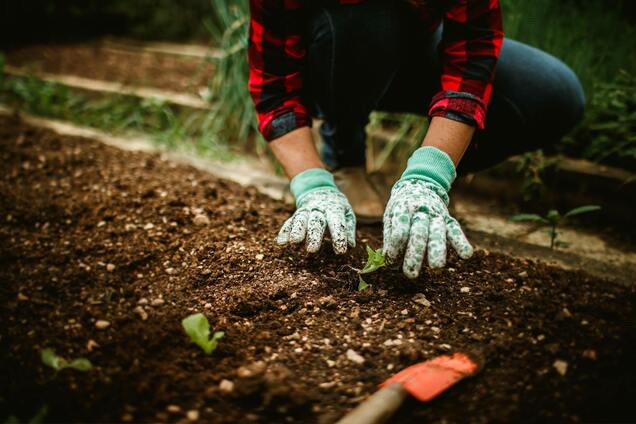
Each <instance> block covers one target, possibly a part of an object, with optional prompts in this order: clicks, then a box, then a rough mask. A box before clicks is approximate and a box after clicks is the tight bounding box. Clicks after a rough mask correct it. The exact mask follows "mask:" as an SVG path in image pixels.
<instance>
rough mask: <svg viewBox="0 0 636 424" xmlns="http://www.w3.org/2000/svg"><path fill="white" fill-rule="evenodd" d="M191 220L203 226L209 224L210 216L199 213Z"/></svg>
mask: <svg viewBox="0 0 636 424" xmlns="http://www.w3.org/2000/svg"><path fill="white" fill-rule="evenodd" d="M192 222H193V223H194V225H199V226H204V225H208V224H210V218H208V216H207V215H205V214H202V213H200V214H198V215H195V217H194V218H193V219H192Z"/></svg>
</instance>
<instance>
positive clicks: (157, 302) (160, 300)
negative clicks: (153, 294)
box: [150, 297, 166, 306]
mask: <svg viewBox="0 0 636 424" xmlns="http://www.w3.org/2000/svg"><path fill="white" fill-rule="evenodd" d="M164 303H166V301H165V300H163V298H161V297H158V298H156V299H152V301H151V302H150V304H151V305H152V306H161V305H163V304H164Z"/></svg>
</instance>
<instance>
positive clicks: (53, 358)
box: [40, 348, 93, 371]
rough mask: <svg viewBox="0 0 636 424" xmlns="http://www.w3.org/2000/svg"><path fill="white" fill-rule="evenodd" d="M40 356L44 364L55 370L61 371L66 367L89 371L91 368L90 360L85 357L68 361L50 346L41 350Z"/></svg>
mask: <svg viewBox="0 0 636 424" xmlns="http://www.w3.org/2000/svg"><path fill="white" fill-rule="evenodd" d="M40 357H41V358H42V362H43V363H44V365H48V366H49V367H51V368H53V369H54V370H55V371H62V370H63V369H66V368H72V369H74V370H77V371H90V370H91V368H93V365H92V364H91V361H89V360H88V359H86V358H77V359H73V360H72V361H70V362H69V361H67V360H66V359H64V358H62V357H61V356H57V355H56V354H55V351H54V350H53V349H50V348H47V349H44V350H42V352H41V354H40Z"/></svg>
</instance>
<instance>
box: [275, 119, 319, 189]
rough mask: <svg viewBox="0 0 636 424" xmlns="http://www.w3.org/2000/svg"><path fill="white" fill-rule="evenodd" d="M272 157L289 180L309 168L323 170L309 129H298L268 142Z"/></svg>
mask: <svg viewBox="0 0 636 424" xmlns="http://www.w3.org/2000/svg"><path fill="white" fill-rule="evenodd" d="M269 145H270V147H271V149H272V152H274V156H276V159H278V162H279V163H280V164H281V166H282V167H283V169H284V170H285V173H287V176H288V177H289V178H294V177H295V176H296V175H298V174H300V173H301V172H303V171H306V170H308V169H311V168H324V167H325V166H324V164H323V163H322V161H321V160H320V156H319V155H318V151H317V150H316V145H315V143H314V140H313V136H312V134H311V129H310V128H309V127H302V128H298V129H296V130H294V131H292V132H289V133H287V134H285V135H284V136H282V137H280V138H277V139H276V140H273V141H271V142H270V144H269Z"/></svg>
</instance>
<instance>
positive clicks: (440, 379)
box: [338, 353, 478, 424]
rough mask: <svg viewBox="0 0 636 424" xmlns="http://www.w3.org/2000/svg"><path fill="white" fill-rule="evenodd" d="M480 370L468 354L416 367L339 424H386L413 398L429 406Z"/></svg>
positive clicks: (388, 383) (390, 381) (384, 386)
mask: <svg viewBox="0 0 636 424" xmlns="http://www.w3.org/2000/svg"><path fill="white" fill-rule="evenodd" d="M477 368H478V366H477V363H476V362H475V361H473V360H472V359H471V358H470V357H469V356H468V355H466V354H464V353H454V354H453V355H442V356H438V357H436V358H433V359H431V360H428V361H425V362H421V363H419V364H416V365H412V366H410V367H408V368H406V369H404V370H402V371H400V372H399V373H397V374H395V375H394V376H393V377H391V378H389V379H388V380H386V381H385V382H384V383H382V384H380V387H381V389H380V390H378V391H377V392H375V393H374V394H373V395H371V396H370V397H369V398H368V399H367V400H365V401H364V402H363V403H361V404H360V405H358V407H357V408H355V409H354V410H353V411H351V412H350V413H349V414H347V415H346V416H345V417H344V418H342V419H341V420H340V421H338V424H378V423H383V422H385V421H387V420H388V419H389V418H390V417H391V416H392V415H393V413H394V412H395V411H397V409H398V408H399V407H400V405H402V402H404V399H406V397H407V396H408V395H409V394H410V395H411V396H413V397H414V398H416V399H417V400H419V401H421V402H428V401H430V400H432V399H433V398H435V397H436V396H437V395H439V394H441V393H442V392H444V391H445V390H446V389H448V388H449V387H450V386H452V385H453V384H455V383H456V382H458V381H459V380H461V379H463V378H464V377H468V376H470V375H472V374H474V373H475V372H476V371H477Z"/></svg>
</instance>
